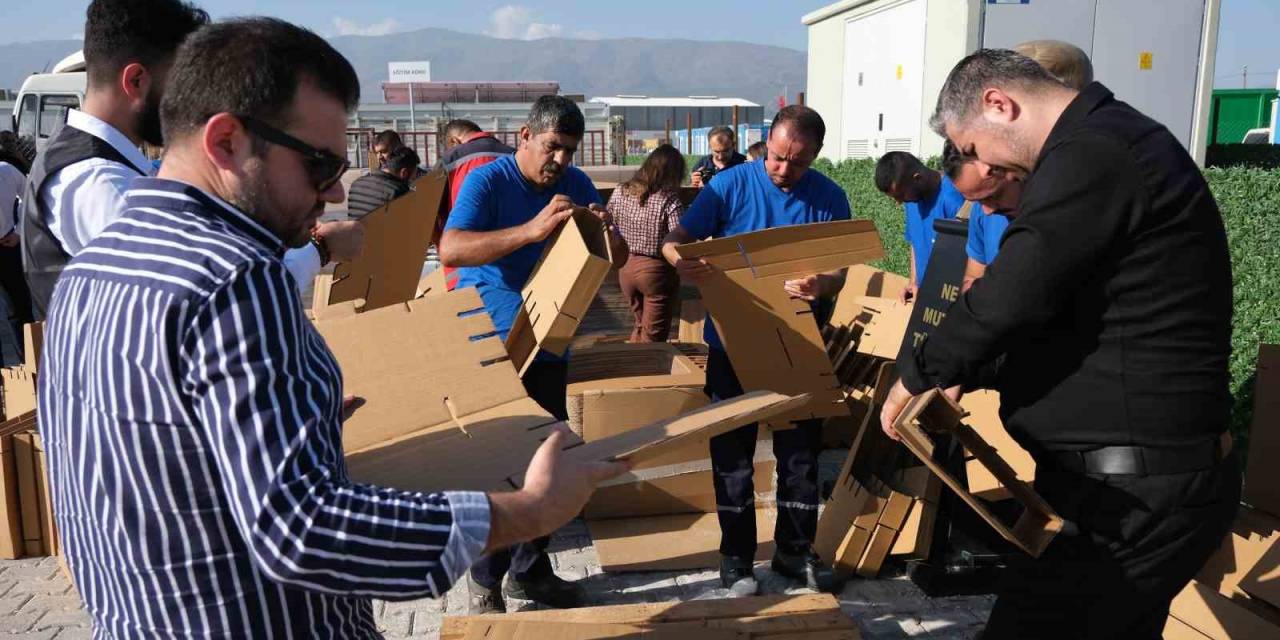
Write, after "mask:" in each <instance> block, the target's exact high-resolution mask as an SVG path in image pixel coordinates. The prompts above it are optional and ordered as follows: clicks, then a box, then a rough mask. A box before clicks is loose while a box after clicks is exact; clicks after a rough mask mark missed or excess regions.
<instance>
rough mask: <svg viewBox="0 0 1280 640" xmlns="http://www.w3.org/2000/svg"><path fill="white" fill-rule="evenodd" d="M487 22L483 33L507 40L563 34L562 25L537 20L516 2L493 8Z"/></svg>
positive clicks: (551, 36)
mask: <svg viewBox="0 0 1280 640" xmlns="http://www.w3.org/2000/svg"><path fill="white" fill-rule="evenodd" d="M489 24H490V26H489V30H488V31H486V32H485V33H487V34H489V35H491V36H493V37H495V38H505V39H508V40H537V39H539V38H558V37H560V36H563V35H564V26H563V25H559V24H552V23H546V22H537V21H536V20H534V16H533V12H532V11H530V10H529V8H528V7H525V6H523V5H518V4H508V5H504V6H501V7H498V8H497V9H495V10H494V11H493V15H491V16H490V17H489Z"/></svg>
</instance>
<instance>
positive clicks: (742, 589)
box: [720, 556, 760, 598]
mask: <svg viewBox="0 0 1280 640" xmlns="http://www.w3.org/2000/svg"><path fill="white" fill-rule="evenodd" d="M752 564H753V563H752V562H751V561H750V560H746V559H743V558H735V557H733V556H720V586H722V587H724V588H726V589H728V590H729V597H730V598H746V597H748V596H754V595H756V594H758V593H760V584H759V583H758V582H756V574H755V572H754V571H752Z"/></svg>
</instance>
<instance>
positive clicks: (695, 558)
mask: <svg viewBox="0 0 1280 640" xmlns="http://www.w3.org/2000/svg"><path fill="white" fill-rule="evenodd" d="M776 519H777V512H776V511H775V510H774V509H770V508H757V509H756V541H757V545H758V546H757V548H756V558H755V559H756V560H768V559H769V558H771V557H772V556H773V528H774V522H775V521H776ZM587 529H589V530H590V531H591V539H592V540H594V541H595V548H596V553H597V554H598V555H599V556H600V567H601V569H602V570H604V571H683V570H686V569H710V568H715V567H719V566H720V523H719V520H718V519H717V516H716V514H714V513H696V514H688V515H672V516H649V517H641V518H613V519H609V520H589V521H588V522H587Z"/></svg>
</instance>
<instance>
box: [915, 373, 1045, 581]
mask: <svg viewBox="0 0 1280 640" xmlns="http://www.w3.org/2000/svg"><path fill="white" fill-rule="evenodd" d="M962 415H963V412H962V410H961V409H960V406H959V405H957V404H956V403H955V402H953V401H951V399H950V398H947V397H946V396H945V395H943V394H942V393H941V392H939V391H938V390H937V389H932V390H930V391H928V392H926V393H924V394H922V395H919V396H917V397H915V398H913V399H912V400H911V401H910V402H909V403H907V406H906V408H905V409H903V411H902V413H901V414H900V415H899V416H898V419H897V421H895V422H894V425H893V426H894V429H895V430H896V431H897V432H898V435H899V436H900V437H901V438H902V443H903V444H904V445H906V447H907V448H908V449H909V450H910V451H911V453H913V454H915V456H916V457H917V458H919V459H920V461H921V462H923V463H925V465H927V466H928V467H929V468H930V469H931V470H932V471H933V472H934V473H935V474H936V475H937V476H938V477H939V478H940V479H941V480H942V482H943V484H946V485H947V486H948V487H949V488H950V489H951V490H952V491H954V492H956V494H957V495H959V496H960V499H961V500H964V502H965V503H966V504H968V505H969V506H970V507H972V508H973V510H974V511H977V512H978V515H979V516H981V517H982V519H983V520H985V521H986V522H987V524H989V525H991V526H992V528H994V529H995V530H996V531H997V532H998V533H999V534H1000V536H1001V537H1003V538H1004V539H1006V540H1008V541H1009V542H1011V543H1013V544H1014V545H1016V546H1017V547H1018V548H1020V549H1022V550H1023V551H1025V552H1027V553H1028V554H1030V555H1031V556H1034V557H1039V556H1040V554H1041V553H1043V552H1044V550H1045V548H1046V547H1048V546H1049V543H1050V542H1051V541H1052V540H1053V537H1054V536H1056V535H1057V534H1058V532H1059V531H1061V530H1062V524H1063V523H1062V518H1060V517H1058V514H1057V513H1055V512H1054V510H1053V508H1052V507H1050V506H1049V504H1048V503H1047V502H1045V501H1044V499H1043V498H1041V497H1040V495H1039V494H1037V493H1036V492H1035V491H1034V490H1033V489H1032V488H1031V487H1030V485H1028V484H1026V483H1025V482H1022V481H1021V480H1018V479H1017V474H1016V473H1014V471H1013V469H1012V468H1011V467H1009V465H1008V464H1007V463H1006V462H1005V461H1004V460H1003V459H1001V458H1000V456H999V455H998V454H997V453H996V452H995V450H994V449H992V448H990V447H989V446H987V444H986V443H985V442H983V440H982V438H981V437H980V436H979V435H978V434H977V433H976V432H974V430H973V429H971V428H969V427H968V426H966V425H964V424H962V423H961V422H960V420H961V416H962ZM929 431H948V432H950V433H951V434H952V436H954V437H955V438H956V439H957V440H958V441H959V442H960V444H962V445H963V446H964V448H965V449H967V450H969V451H970V452H972V453H973V454H974V457H975V458H977V459H978V460H979V461H980V462H981V463H982V464H983V465H984V466H986V467H987V469H989V470H990V471H991V473H992V474H993V475H995V477H996V478H997V479H999V480H1000V481H1001V483H1002V484H1004V486H1005V487H1006V488H1008V490H1009V492H1010V494H1012V497H1013V499H1015V500H1017V501H1018V502H1019V503H1020V504H1021V506H1022V508H1023V511H1022V514H1021V515H1020V516H1019V518H1018V520H1017V522H1015V523H1013V524H1012V525H1010V524H1008V523H1005V522H1004V521H1002V520H1001V519H1000V518H999V517H997V516H996V515H995V514H994V513H992V512H991V510H990V509H988V508H987V507H986V505H985V503H984V502H983V501H982V500H979V499H978V498H976V497H975V496H974V495H973V494H972V493H969V491H968V489H967V487H966V486H965V485H964V484H962V483H961V482H960V481H958V480H957V479H956V478H955V476H953V475H951V474H950V473H949V472H948V471H947V470H946V469H945V468H943V467H942V466H941V465H939V464H938V463H937V462H935V461H934V459H933V440H932V439H930V438H929V436H928V434H927V432H929Z"/></svg>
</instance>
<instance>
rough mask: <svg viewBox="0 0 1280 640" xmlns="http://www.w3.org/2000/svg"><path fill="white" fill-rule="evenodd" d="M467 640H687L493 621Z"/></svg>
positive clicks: (720, 633) (676, 634) (711, 638)
mask: <svg viewBox="0 0 1280 640" xmlns="http://www.w3.org/2000/svg"><path fill="white" fill-rule="evenodd" d="M697 636H698V637H699V638H700V639H703V640H749V638H750V636H748V635H747V634H745V633H741V632H738V631H731V630H727V629H700V630H698V632H697ZM463 637H464V638H465V639H466V640H689V637H690V633H689V631H688V630H685V629H646V628H644V627H638V626H635V625H627V624H601V623H591V622H577V623H573V622H536V621H527V622H525V621H519V620H493V621H477V622H473V623H472V624H471V625H470V626H469V627H468V629H467V633H466V635H465V636H463Z"/></svg>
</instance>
